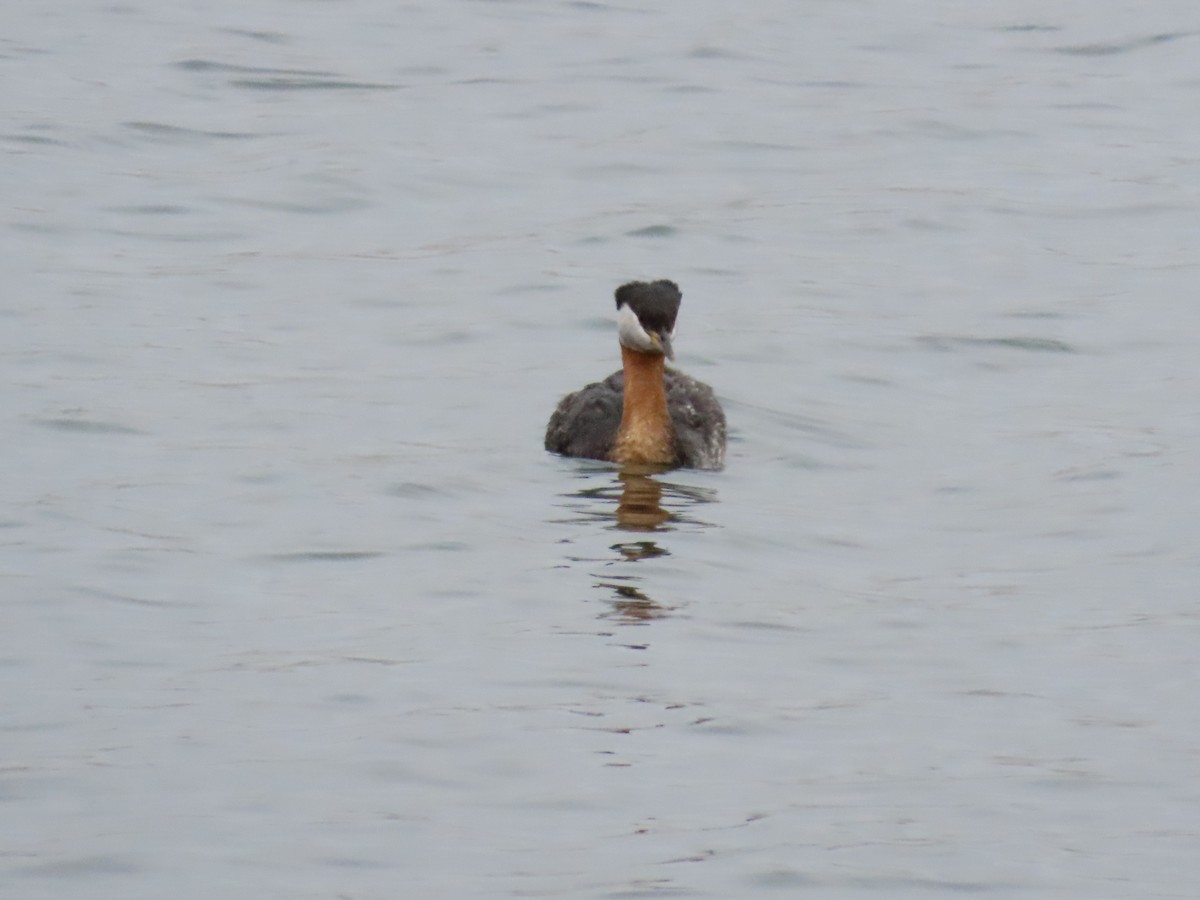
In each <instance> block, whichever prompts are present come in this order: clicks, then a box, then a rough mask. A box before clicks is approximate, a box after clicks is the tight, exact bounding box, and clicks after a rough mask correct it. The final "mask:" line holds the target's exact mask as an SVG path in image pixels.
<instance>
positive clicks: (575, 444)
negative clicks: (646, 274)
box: [546, 280, 725, 469]
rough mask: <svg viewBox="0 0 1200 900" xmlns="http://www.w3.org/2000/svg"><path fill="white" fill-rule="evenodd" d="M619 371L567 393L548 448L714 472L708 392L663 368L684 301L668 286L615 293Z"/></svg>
mask: <svg viewBox="0 0 1200 900" xmlns="http://www.w3.org/2000/svg"><path fill="white" fill-rule="evenodd" d="M616 299H617V339H618V340H619V341H620V342H621V362H622V369H621V370H620V371H617V372H613V374H611V375H609V376H608V377H607V378H606V379H604V380H603V381H599V382H596V383H594V384H589V385H588V386H587V387H585V388H583V389H581V390H578V391H576V392H575V393H573V394H567V396H565V397H563V398H562V400H561V401H560V402H559V404H558V408H557V409H555V410H554V415H552V416H551V417H550V424H549V425H547V426H546V449H547V450H550V451H552V452H554V453H561V454H562V455H563V456H582V457H585V458H587V459H607V460H612V461H613V462H617V463H643V464H648V465H662V466H688V467H690V468H693V469H719V468H721V467H722V466H723V465H724V464H725V413H724V411H722V409H721V404H720V403H718V402H717V398H716V395H715V394H713V390H712V388H710V387H709V386H708V385H707V384H703V383H701V382H699V381H697V380H696V379H694V378H689V377H688V376H687V375H684V374H683V373H682V372H676V371H675V370H674V369H668V368H667V367H666V360H668V359H674V358H675V354H674V353H673V352H672V349H671V335H672V332H674V330H675V317H676V315H677V314H678V313H679V303H680V301H681V300H682V299H683V295H682V294H681V293H680V292H679V287H678V285H676V284H675V282H673V281H665V280H663V281H655V282H651V283H649V284H647V283H646V282H643V281H631V282H630V283H629V284H624V285H621V287H619V288H617V291H616Z"/></svg>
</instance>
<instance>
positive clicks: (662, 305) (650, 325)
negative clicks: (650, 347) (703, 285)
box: [616, 279, 683, 334]
mask: <svg viewBox="0 0 1200 900" xmlns="http://www.w3.org/2000/svg"><path fill="white" fill-rule="evenodd" d="M616 298H617V309H620V308H621V307H622V306H628V307H629V308H630V309H631V310H633V314H634V315H635V316H637V317H638V321H639V322H641V323H642V327H643V328H645V329H646V330H647V331H648V332H650V333H651V334H670V333H671V332H672V331H674V330H675V317H676V316H677V315H679V304H680V302H682V300H683V294H681V293H680V291H679V285H677V284H676V283H675V282H673V281H667V280H666V279H662V280H659V281H652V282H649V283H647V282H645V281H631V282H629V284H623V285H621V286H620V287H619V288H617V292H616Z"/></svg>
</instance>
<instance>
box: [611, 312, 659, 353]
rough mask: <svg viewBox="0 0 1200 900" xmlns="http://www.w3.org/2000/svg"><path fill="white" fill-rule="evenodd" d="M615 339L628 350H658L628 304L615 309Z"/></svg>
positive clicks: (644, 351)
mask: <svg viewBox="0 0 1200 900" xmlns="http://www.w3.org/2000/svg"><path fill="white" fill-rule="evenodd" d="M617 339H618V340H619V341H620V342H621V346H623V347H628V348H629V349H630V350H640V351H641V352H642V353H655V352H657V351H658V350H659V348H658V347H657V346H655V344H654V341H652V340H651V339H650V335H648V334H646V329H645V328H643V327H642V323H641V322H639V321H638V317H637V314H636V313H635V312H634V311H633V310H632V309H630V308H629V307H628V306H622V307H621V308H620V309H618V310H617Z"/></svg>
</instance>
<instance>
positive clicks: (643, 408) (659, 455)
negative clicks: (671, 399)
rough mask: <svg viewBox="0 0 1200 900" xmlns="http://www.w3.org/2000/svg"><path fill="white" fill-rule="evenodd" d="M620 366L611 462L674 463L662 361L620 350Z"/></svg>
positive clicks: (658, 356)
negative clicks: (617, 416)
mask: <svg viewBox="0 0 1200 900" xmlns="http://www.w3.org/2000/svg"><path fill="white" fill-rule="evenodd" d="M621 362H622V363H623V364H624V369H625V395H624V405H623V408H622V411H621V427H620V429H619V430H618V431H617V442H616V444H615V445H614V447H613V452H612V458H613V461H614V462H620V463H654V464H660V465H670V464H672V463H673V462H674V461H675V430H674V428H673V427H672V426H671V414H670V413H669V412H667V389H666V386H665V385H664V384H663V372H664V371H665V370H666V358H665V357H664V356H662V354H658V353H639V352H638V351H636V350H630V349H629V348H628V347H624V346H622V347H621Z"/></svg>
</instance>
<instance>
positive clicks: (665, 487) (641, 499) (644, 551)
mask: <svg viewBox="0 0 1200 900" xmlns="http://www.w3.org/2000/svg"><path fill="white" fill-rule="evenodd" d="M662 473H663V470H662V469H651V468H647V467H644V466H638V467H634V466H626V467H624V468H622V469H621V471H620V472H619V473H618V474H617V477H616V479H615V480H614V481H611V482H609V483H607V484H605V485H603V486H601V487H588V488H584V489H583V490H580V491H576V492H574V493H572V494H571V495H569V496H570V497H571V498H573V499H574V500H575V501H577V502H576V503H573V504H572V506H574V507H575V509H576V511H577V513H578V518H577V519H575V521H580V520H582V521H588V522H597V521H602V522H606V523H612V524H610V525H609V527H612V528H616V529H618V530H620V531H629V532H634V533H641V534H646V533H652V534H660V535H661V534H666V533H667V532H670V531H673V530H675V529H676V528H679V527H680V526H687V525H692V526H700V527H707V526H708V523H705V522H703V521H700V520H699V519H696V518H695V517H693V516H692V515H690V510H691V508H693V507H696V506H698V505H699V504H702V503H714V502H716V499H717V494H716V491H714V490H711V489H709V488H700V487H695V486H692V485H681V484H677V483H673V482H663V481H659V480H658V479H657V478H656V477H655V476H656V475H661V474H662ZM578 501H582V502H578ZM664 504H665V505H664ZM614 519H615V520H616V521H615V523H614V522H613V520H614ZM609 549H610V550H613V551H615V553H616V558H613V559H607V560H605V561H604V562H605V565H606V566H615V565H627V564H629V563H641V562H646V561H648V560H653V559H658V558H660V557H667V556H670V555H671V551H670V550H668V549H667V548H665V547H663V546H661V545H660V544H659V543H658V542H657V541H653V540H648V539H645V538H643V539H641V540H633V541H624V542H621V543H617V544H613V545H611V546H610V547H609ZM574 561H576V562H584V561H585V560H583V559H579V558H575V560H574ZM590 561H595V560H590ZM645 577H646V570H644V569H639V570H638V574H637V575H633V574H624V573H623V574H620V575H615V574H610V573H606V574H605V575H604V576H603V577H601V579H600V580H599V581H597V582H596V584H595V587H598V588H600V589H602V590H604V591H605V592H606V593H607V594H609V595H610V596H608V597H607V598H606V599H607V600H608V602H609V604H610V605H611V607H612V608H611V609H610V610H608V611H606V612H605V613H603V614H602V615H601V618H604V619H615V620H617V621H618V622H621V623H622V624H626V625H637V624H645V623H647V622H650V621H652V620H654V619H661V618H663V617H664V616H667V615H669V614H670V612H671V610H672V609H673V607H670V606H665V605H663V604H661V603H659V602H657V601H656V600H654V599H653V598H652V597H651V596H650V595H649V594H647V592H646V591H645V590H644V581H645Z"/></svg>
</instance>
